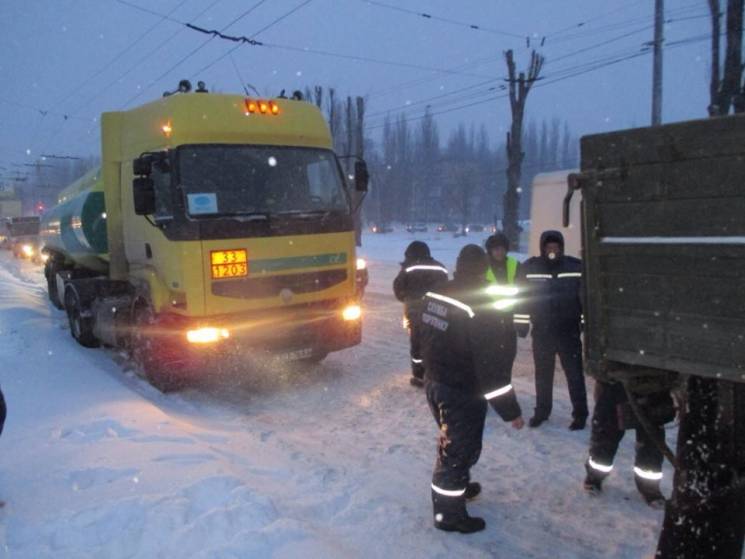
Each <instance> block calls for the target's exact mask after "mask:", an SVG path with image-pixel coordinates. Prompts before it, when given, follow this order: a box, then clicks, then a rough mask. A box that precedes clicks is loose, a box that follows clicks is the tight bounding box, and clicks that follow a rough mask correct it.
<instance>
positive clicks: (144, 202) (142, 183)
mask: <svg viewBox="0 0 745 559" xmlns="http://www.w3.org/2000/svg"><path fill="white" fill-rule="evenodd" d="M132 194H133V197H134V202H135V214H137V215H151V214H154V213H155V183H154V182H153V179H151V178H149V177H137V178H136V179H134V180H133V181H132Z"/></svg>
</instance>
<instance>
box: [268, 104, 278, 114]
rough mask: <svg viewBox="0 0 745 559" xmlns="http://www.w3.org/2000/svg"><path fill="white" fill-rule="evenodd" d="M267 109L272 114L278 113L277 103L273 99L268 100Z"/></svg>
mask: <svg viewBox="0 0 745 559" xmlns="http://www.w3.org/2000/svg"><path fill="white" fill-rule="evenodd" d="M269 110H270V111H271V112H272V114H273V115H275V116H276V115H278V114H279V105H277V103H275V102H274V101H269Z"/></svg>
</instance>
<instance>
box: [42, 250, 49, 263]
mask: <svg viewBox="0 0 745 559" xmlns="http://www.w3.org/2000/svg"><path fill="white" fill-rule="evenodd" d="M47 260H49V255H48V254H47V253H46V252H45V253H43V254H42V255H41V261H42V262H44V263H46V262H47Z"/></svg>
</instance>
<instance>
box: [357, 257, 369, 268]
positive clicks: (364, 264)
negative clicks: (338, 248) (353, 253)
mask: <svg viewBox="0 0 745 559" xmlns="http://www.w3.org/2000/svg"><path fill="white" fill-rule="evenodd" d="M365 269H367V262H365V259H364V258H358V259H357V270H365Z"/></svg>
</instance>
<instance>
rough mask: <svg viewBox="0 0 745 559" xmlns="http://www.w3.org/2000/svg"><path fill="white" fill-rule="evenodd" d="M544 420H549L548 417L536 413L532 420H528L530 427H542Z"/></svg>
mask: <svg viewBox="0 0 745 559" xmlns="http://www.w3.org/2000/svg"><path fill="white" fill-rule="evenodd" d="M544 421H548V417H540V416H538V415H534V416H533V417H531V418H530V421H528V427H530V428H532V429H535V428H536V427H540V426H541V423H543V422H544Z"/></svg>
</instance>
